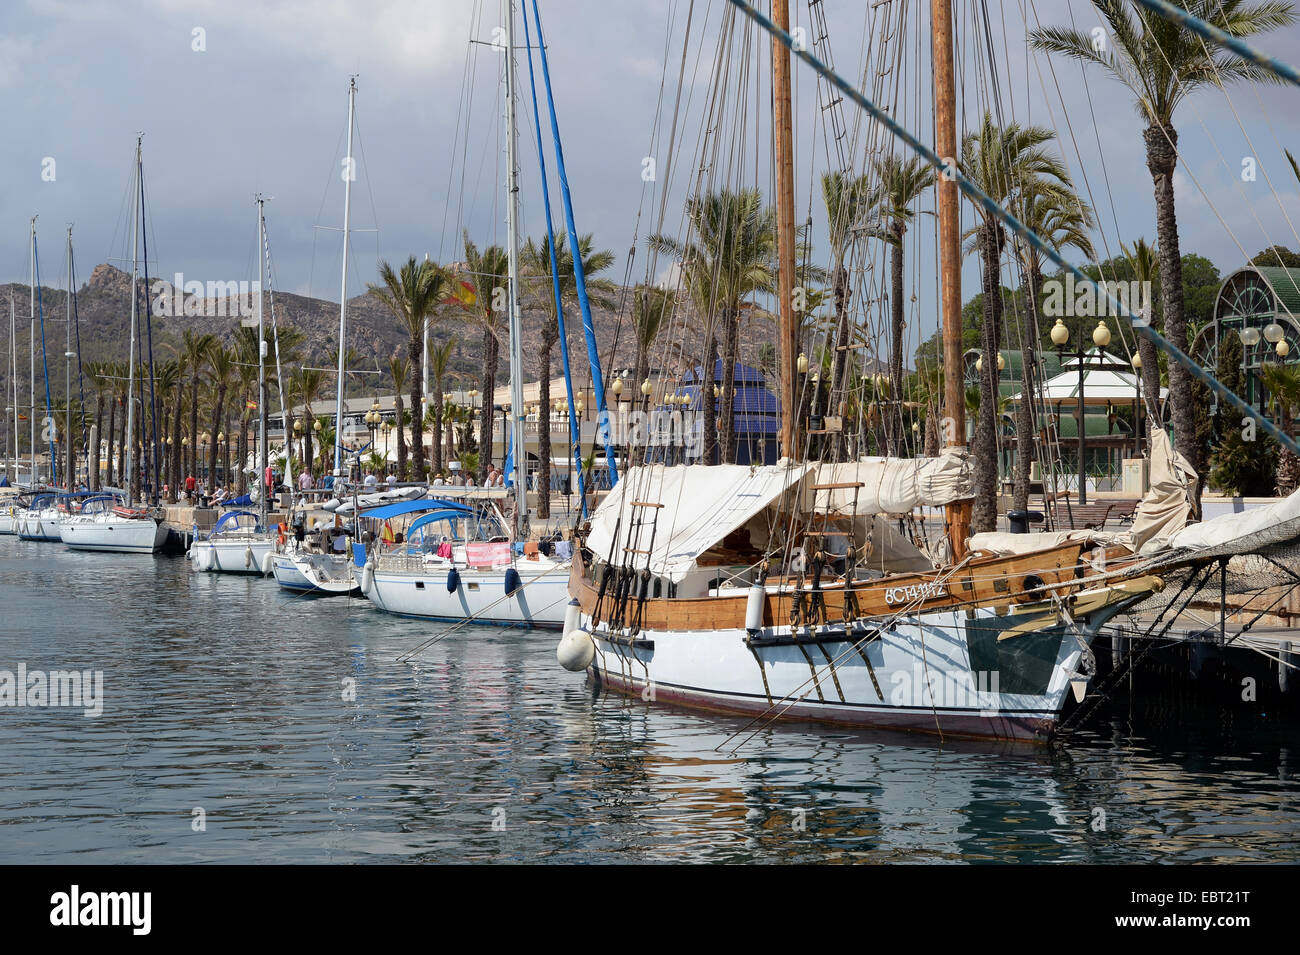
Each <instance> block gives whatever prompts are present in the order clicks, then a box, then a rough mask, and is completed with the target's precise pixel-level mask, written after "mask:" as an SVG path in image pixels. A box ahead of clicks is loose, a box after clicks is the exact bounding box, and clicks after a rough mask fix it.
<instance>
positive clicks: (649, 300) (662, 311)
mask: <svg viewBox="0 0 1300 955" xmlns="http://www.w3.org/2000/svg"><path fill="white" fill-rule="evenodd" d="M672 310H673V295H672V293H671V292H669V291H668V290H667V289H662V288H659V287H658V286H654V285H638V286H637V287H636V288H635V289H633V290H632V322H633V324H634V325H635V326H636V380H635V385H636V387H638V388H639V387H640V386H641V382H643V381H646V380H648V379H649V377H650V347H651V346H652V345H653V344H654V341H655V339H656V338H657V337H659V330H660V329H661V328H662V327H663V324H664V321H665V320H666V319H667V318H668V316H669V315H670V314H671V313H672Z"/></svg>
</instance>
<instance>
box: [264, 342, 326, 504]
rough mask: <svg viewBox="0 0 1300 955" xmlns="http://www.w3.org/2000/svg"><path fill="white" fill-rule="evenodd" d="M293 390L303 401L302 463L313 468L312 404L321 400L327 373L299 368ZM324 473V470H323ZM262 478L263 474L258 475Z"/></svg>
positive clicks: (286, 431)
mask: <svg viewBox="0 0 1300 955" xmlns="http://www.w3.org/2000/svg"><path fill="white" fill-rule="evenodd" d="M292 382H293V384H292V387H291V391H292V392H293V394H294V397H295V398H296V399H297V401H301V402H302V422H303V429H302V441H303V445H302V465H303V467H304V468H306V469H307V470H308V471H310V470H311V469H312V463H313V462H312V453H311V443H312V432H313V425H314V424H315V419H314V418H313V417H312V413H311V406H312V405H314V404H315V403H316V402H317V401H319V400H320V394H321V389H322V388H323V387H324V386H325V375H324V373H323V372H322V371H320V370H319V369H316V368H301V367H300V368H299V369H298V370H297V372H295V373H294V375H293V378H292ZM295 403H296V402H295ZM289 429H290V423H289V422H287V421H286V422H285V432H284V434H285V439H286V443H287V439H288V437H289V434H290V430H289ZM321 473H324V472H321ZM258 480H259V481H260V480H261V475H259V476H258Z"/></svg>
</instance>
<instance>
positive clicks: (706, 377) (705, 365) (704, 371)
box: [697, 323, 718, 464]
mask: <svg viewBox="0 0 1300 955" xmlns="http://www.w3.org/2000/svg"><path fill="white" fill-rule="evenodd" d="M717 363H718V340H717V338H716V337H715V335H714V326H713V324H712V323H710V324H709V330H708V333H707V335H706V337H705V339H704V361H703V362H701V363H700V366H701V367H700V376H699V379H698V381H697V384H698V385H699V388H700V416H701V417H702V418H703V419H704V422H703V424H704V447H703V448H701V449H700V463H702V464H714V463H716V462H715V457H716V454H715V452H716V450H717V447H718V419H717V408H716V405H715V402H714V400H713V370H714V368H715V367H716V365H717Z"/></svg>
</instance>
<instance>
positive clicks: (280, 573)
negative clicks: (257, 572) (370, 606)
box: [271, 554, 361, 597]
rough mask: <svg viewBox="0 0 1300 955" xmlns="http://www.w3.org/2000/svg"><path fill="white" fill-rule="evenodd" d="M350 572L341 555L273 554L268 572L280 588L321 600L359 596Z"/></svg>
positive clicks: (350, 565)
mask: <svg viewBox="0 0 1300 955" xmlns="http://www.w3.org/2000/svg"><path fill="white" fill-rule="evenodd" d="M352 570H353V568H352V564H351V561H350V560H348V559H347V557H345V556H342V555H340V556H338V557H334V556H331V555H327V554H302V555H297V554H275V555H274V556H272V558H271V573H273V574H274V575H275V582H276V583H278V584H279V585H280V586H281V587H283V588H285V589H286V590H297V591H302V592H305V593H312V594H316V595H318V596H321V597H330V596H340V597H341V596H344V595H348V594H360V593H361V587H360V585H359V584H358V583H357V579H356V577H355V576H354V575H353V573H352Z"/></svg>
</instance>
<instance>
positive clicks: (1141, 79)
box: [1029, 0, 1296, 517]
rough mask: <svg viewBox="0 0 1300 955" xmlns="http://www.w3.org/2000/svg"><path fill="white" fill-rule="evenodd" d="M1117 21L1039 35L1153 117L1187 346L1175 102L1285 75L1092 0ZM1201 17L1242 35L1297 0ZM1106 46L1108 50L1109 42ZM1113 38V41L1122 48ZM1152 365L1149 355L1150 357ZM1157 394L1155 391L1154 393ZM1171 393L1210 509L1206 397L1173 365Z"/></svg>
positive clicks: (1231, 2)
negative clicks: (1202, 428)
mask: <svg viewBox="0 0 1300 955" xmlns="http://www.w3.org/2000/svg"><path fill="white" fill-rule="evenodd" d="M1092 4H1093V6H1094V7H1096V8H1097V12H1098V13H1100V14H1101V16H1102V17H1103V18H1104V19H1105V21H1106V24H1107V25H1108V27H1109V34H1110V35H1109V38H1108V39H1109V41H1110V42H1109V43H1107V44H1104V45H1103V44H1097V43H1094V41H1093V37H1092V35H1091V34H1090V33H1086V32H1083V31H1080V30H1075V29H1068V28H1065V27H1052V28H1049V29H1046V30H1034V31H1031V32H1030V34H1029V38H1030V42H1031V43H1032V44H1033V45H1034V46H1035V47H1037V48H1038V49H1040V50H1045V51H1047V52H1048V53H1059V54H1061V55H1063V56H1070V57H1074V58H1075V59H1078V60H1080V61H1082V62H1084V63H1093V64H1095V65H1097V66H1100V67H1101V68H1102V69H1104V70H1106V72H1108V73H1109V74H1110V75H1111V76H1113V77H1114V78H1115V79H1117V80H1119V81H1120V82H1121V83H1123V84H1124V85H1125V86H1126V87H1128V89H1129V91H1130V92H1131V93H1132V94H1133V96H1134V97H1135V99H1136V104H1135V105H1136V107H1137V111H1138V115H1139V116H1140V117H1141V118H1142V121H1143V122H1145V123H1146V128H1145V129H1144V130H1143V132H1142V137H1143V141H1144V142H1145V144H1146V154H1147V169H1148V171H1149V172H1150V173H1151V181H1152V183H1153V184H1154V186H1155V199H1156V239H1157V245H1158V247H1159V251H1160V301H1161V311H1162V312H1163V317H1164V330H1165V334H1166V335H1167V336H1168V338H1169V341H1170V342H1171V343H1172V344H1173V345H1174V346H1175V347H1177V348H1179V349H1181V350H1182V351H1184V352H1186V351H1187V317H1186V315H1185V314H1184V311H1183V263H1182V253H1181V252H1180V250H1179V244H1178V217H1177V212H1176V209H1175V205H1174V170H1175V168H1176V167H1177V165H1178V131H1177V130H1176V129H1175V128H1174V111H1175V109H1177V107H1178V104H1179V103H1181V102H1182V101H1183V100H1184V99H1186V98H1187V97H1188V96H1190V95H1192V94H1193V93H1195V92H1197V91H1198V90H1200V89H1203V88H1205V87H1207V86H1222V85H1224V84H1225V83H1230V82H1234V81H1239V80H1250V81H1253V82H1257V83H1278V82H1281V80H1280V79H1279V78H1278V77H1277V76H1275V75H1274V74H1273V73H1270V72H1269V71H1268V70H1266V69H1264V68H1263V67H1262V66H1260V65H1258V64H1257V63H1254V62H1251V61H1250V60H1245V59H1241V58H1240V57H1238V56H1236V55H1235V54H1232V53H1229V52H1227V51H1225V50H1223V49H1221V48H1220V47H1217V46H1216V47H1211V46H1210V45H1209V44H1207V43H1206V42H1205V41H1204V40H1202V39H1201V38H1200V37H1199V36H1197V35H1196V34H1194V33H1193V32H1192V31H1191V30H1188V29H1187V28H1186V27H1184V26H1182V25H1181V24H1179V23H1175V22H1174V21H1172V20H1168V19H1166V18H1164V17H1162V16H1159V15H1157V14H1153V13H1150V12H1148V11H1146V10H1145V9H1140V8H1138V7H1137V5H1136V4H1135V3H1133V2H1132V0H1092ZM1181 6H1182V7H1183V8H1184V9H1185V10H1186V11H1187V12H1188V13H1189V14H1191V15H1192V16H1194V17H1197V18H1199V19H1201V20H1204V21H1206V22H1208V23H1209V24H1210V25H1211V26H1215V27H1218V28H1219V29H1220V30H1222V31H1223V32H1225V33H1227V34H1229V35H1230V36H1235V37H1248V36H1254V35H1256V34H1260V33H1265V32H1268V31H1270V30H1276V29H1279V28H1281V27H1285V26H1289V25H1290V24H1292V23H1294V22H1295V19H1296V14H1295V10H1294V7H1293V6H1292V4H1291V3H1290V2H1287V0H1262V2H1260V3H1257V4H1247V3H1246V2H1245V0H1181ZM1099 47H1100V49H1099ZM1112 47H1113V49H1112ZM1143 363H1144V365H1145V363H1146V358H1145V356H1144V357H1143ZM1153 394H1155V392H1153ZM1169 401H1170V405H1171V408H1172V417H1173V424H1174V441H1175V442H1176V443H1177V445H1178V449H1179V450H1180V451H1181V452H1183V453H1184V454H1185V455H1186V456H1187V458H1188V461H1189V462H1190V463H1191V465H1192V467H1193V468H1194V469H1195V470H1196V473H1197V475H1198V480H1197V493H1196V499H1195V501H1194V502H1193V503H1194V507H1195V515H1194V516H1197V517H1199V516H1200V490H1201V488H1202V487H1203V485H1204V483H1205V471H1206V468H1205V460H1204V459H1205V450H1204V448H1203V447H1202V446H1201V444H1200V442H1198V441H1197V440H1196V433H1197V410H1196V408H1197V402H1196V401H1195V400H1194V398H1193V391H1192V377H1191V374H1190V373H1189V372H1188V371H1187V370H1186V369H1185V368H1183V367H1182V366H1181V365H1179V364H1177V363H1175V362H1170V364H1169Z"/></svg>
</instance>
